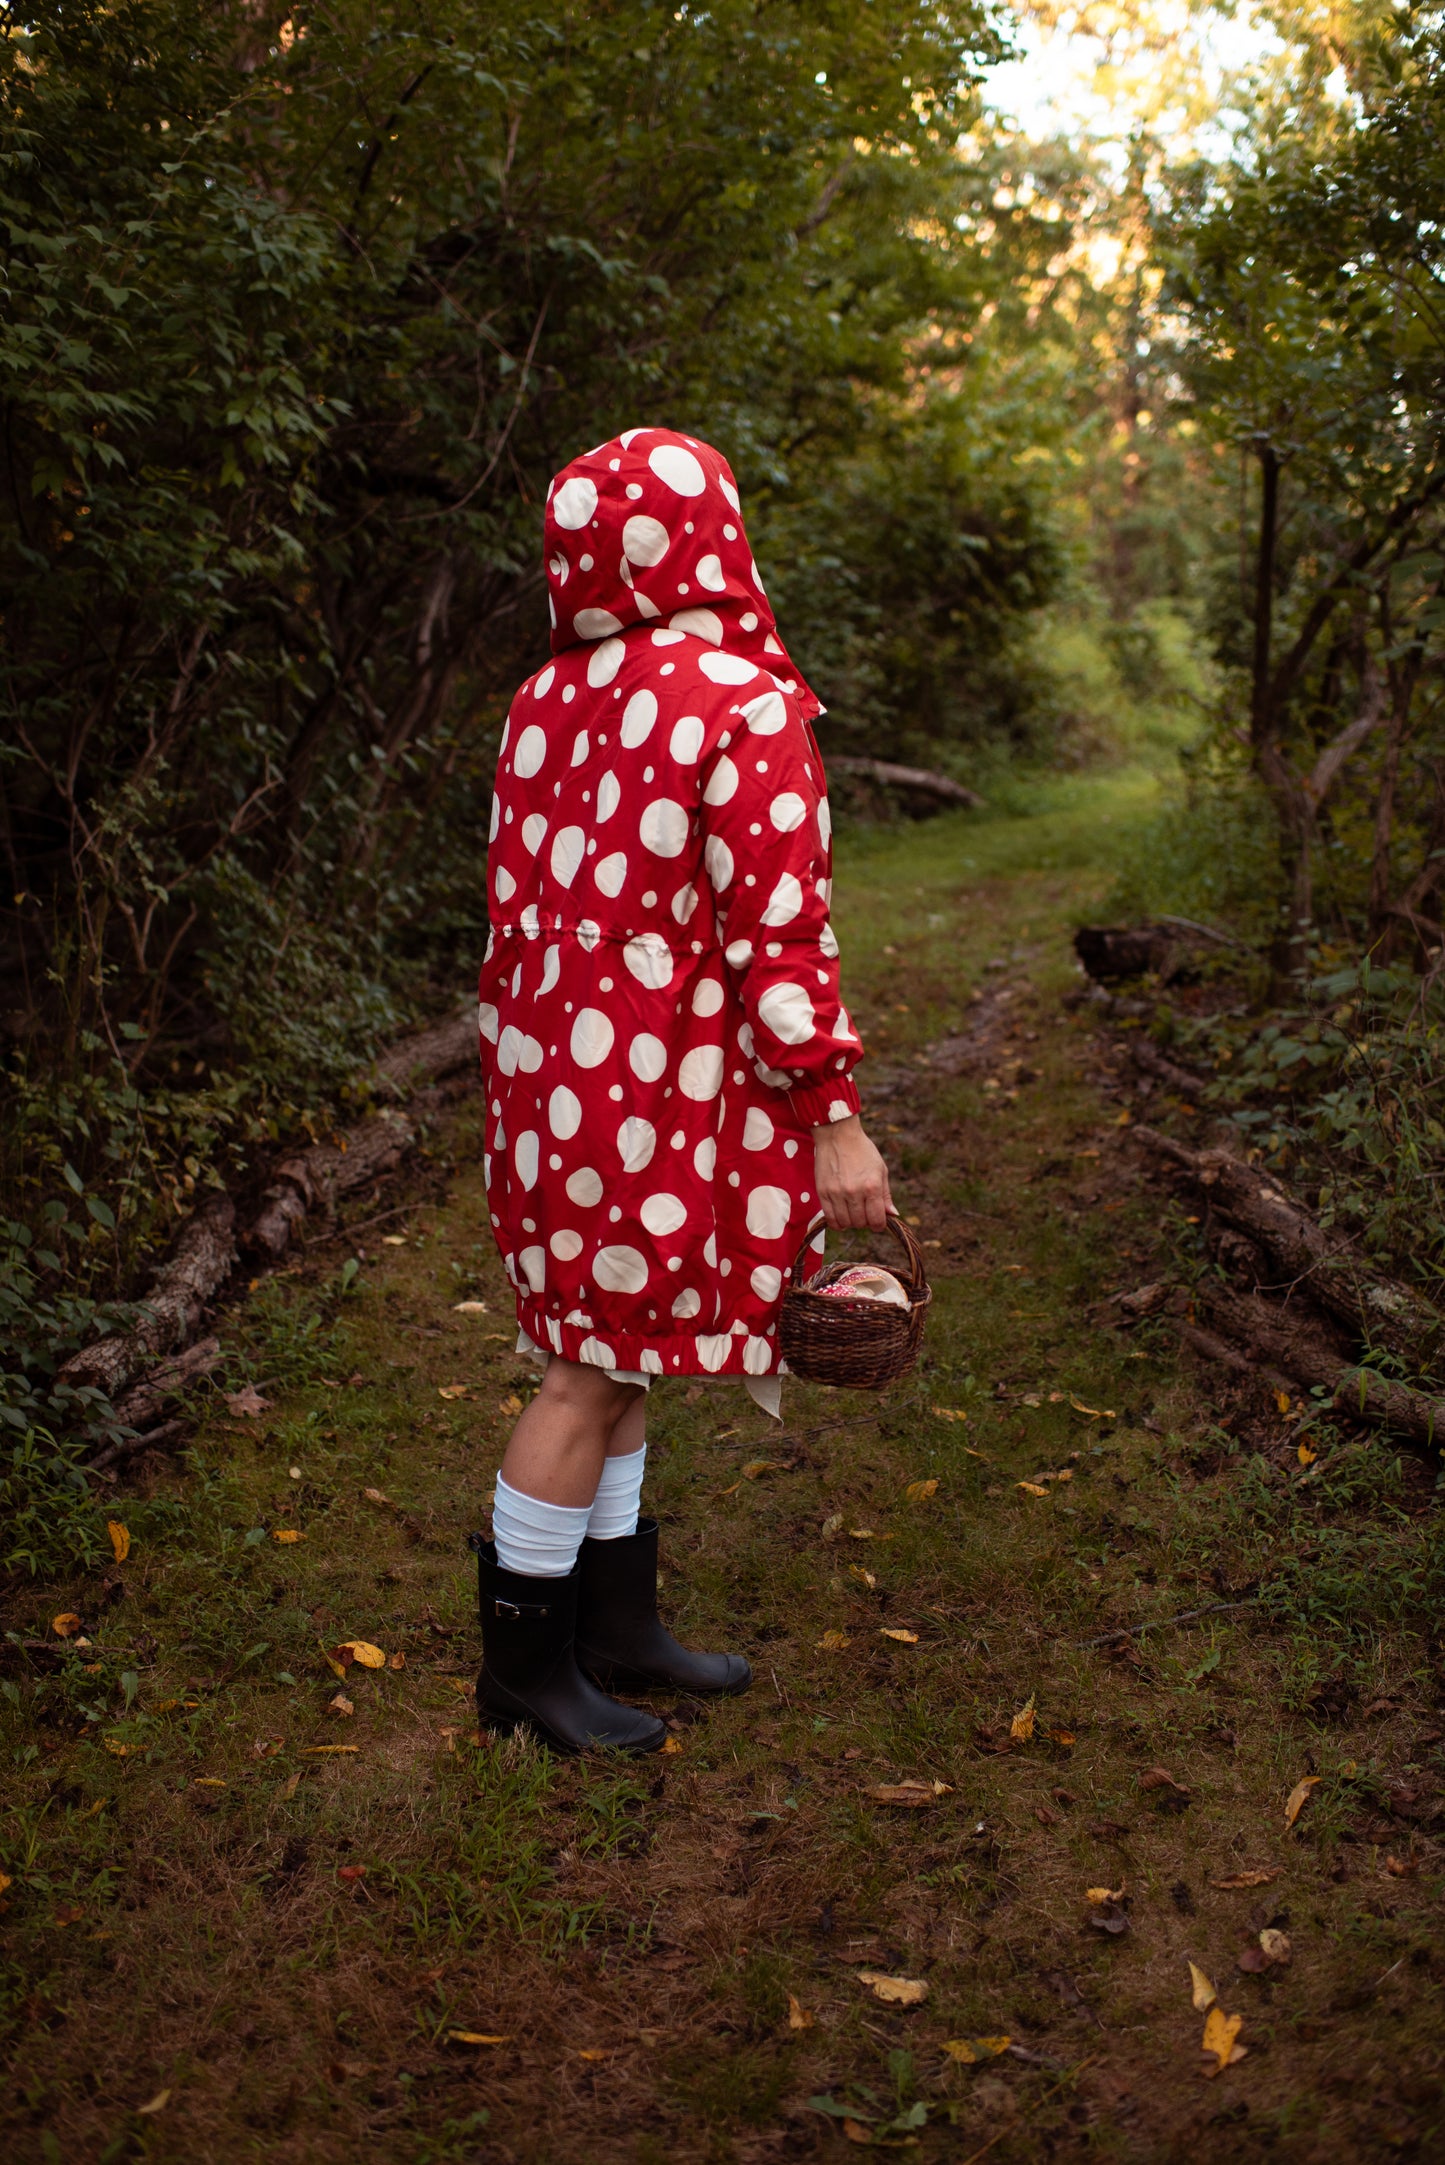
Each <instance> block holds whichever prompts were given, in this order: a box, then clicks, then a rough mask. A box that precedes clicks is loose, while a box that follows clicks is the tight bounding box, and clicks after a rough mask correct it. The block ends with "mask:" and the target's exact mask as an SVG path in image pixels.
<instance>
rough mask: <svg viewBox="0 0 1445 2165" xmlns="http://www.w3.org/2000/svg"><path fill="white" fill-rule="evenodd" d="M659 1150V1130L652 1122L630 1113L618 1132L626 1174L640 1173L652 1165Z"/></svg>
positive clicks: (619, 1150)
mask: <svg viewBox="0 0 1445 2165" xmlns="http://www.w3.org/2000/svg"><path fill="white" fill-rule="evenodd" d="M656 1148H657V1130H656V1128H655V1127H654V1126H653V1125H652V1122H651V1121H650V1120H642V1119H639V1118H638V1116H637V1114H636V1113H630V1114H629V1115H628V1117H627V1119H626V1120H624V1121H623V1123H622V1125H621V1127H620V1128H619V1129H618V1130H617V1150H618V1155H619V1156H620V1158H621V1159H622V1170H623V1172H624V1173H640V1172H642V1171H643V1169H644V1167H646V1166H648V1165H650V1164H651V1163H652V1153H653V1151H654V1150H655V1149H656Z"/></svg>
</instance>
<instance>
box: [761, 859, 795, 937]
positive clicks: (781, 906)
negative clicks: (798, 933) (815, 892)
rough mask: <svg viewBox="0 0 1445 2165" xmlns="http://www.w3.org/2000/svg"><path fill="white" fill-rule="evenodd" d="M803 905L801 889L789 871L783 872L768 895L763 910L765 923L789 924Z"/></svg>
mask: <svg viewBox="0 0 1445 2165" xmlns="http://www.w3.org/2000/svg"><path fill="white" fill-rule="evenodd" d="M802 907H803V890H802V887H801V886H800V885H799V883H798V881H797V880H795V879H794V877H793V875H792V873H791V872H785V873H784V874H783V876H782V878H781V879H780V880H779V881H778V884H777V886H776V887H775V888H774V889H773V891H772V893H771V894H770V895H769V897H768V906H767V908H766V909H765V910H764V911H763V923H764V924H765V925H790V924H791V923H792V922H793V919H794V918H795V917H796V916H797V914H798V912H799V910H801V908H802Z"/></svg>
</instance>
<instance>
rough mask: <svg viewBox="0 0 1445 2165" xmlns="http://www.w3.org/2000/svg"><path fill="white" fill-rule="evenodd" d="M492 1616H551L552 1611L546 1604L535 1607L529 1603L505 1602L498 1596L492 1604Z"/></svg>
mask: <svg viewBox="0 0 1445 2165" xmlns="http://www.w3.org/2000/svg"><path fill="white" fill-rule="evenodd" d="M492 1614H493V1615H494V1616H550V1615H551V1614H552V1611H551V1608H550V1606H548V1605H547V1604H546V1603H541V1604H538V1605H533V1604H531V1603H528V1602H518V1601H503V1600H502V1599H501V1597H500V1595H498V1596H496V1597H495V1598H494V1599H493V1602H492Z"/></svg>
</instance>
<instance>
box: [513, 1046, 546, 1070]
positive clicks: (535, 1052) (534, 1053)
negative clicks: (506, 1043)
mask: <svg viewBox="0 0 1445 2165" xmlns="http://www.w3.org/2000/svg"><path fill="white" fill-rule="evenodd" d="M541 1065H542V1048H541V1046H540V1045H539V1044H538V1042H537V1040H536V1038H534V1037H524V1038H523V1040H522V1042H521V1044H520V1045H519V1046H518V1047H517V1066H518V1068H519V1069H520V1071H521V1073H522V1074H523V1075H535V1074H536V1072H537V1070H538V1068H539V1067H540V1066H541Z"/></svg>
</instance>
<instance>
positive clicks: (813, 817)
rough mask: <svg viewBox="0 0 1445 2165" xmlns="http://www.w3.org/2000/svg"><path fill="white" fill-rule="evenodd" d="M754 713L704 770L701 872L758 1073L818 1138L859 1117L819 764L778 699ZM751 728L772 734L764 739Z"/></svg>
mask: <svg viewBox="0 0 1445 2165" xmlns="http://www.w3.org/2000/svg"><path fill="white" fill-rule="evenodd" d="M752 710H753V718H752V721H751V725H750V724H749V722H748V721H747V720H744V722H743V724H742V726H741V727H740V728H739V729H738V730H737V732H736V733H735V734H732V735H726V734H725V735H724V736H723V737H722V739H721V740H720V742H719V744H718V747H717V749H716V751H715V752H714V754H713V756H712V758H711V760H710V761H709V762H708V764H707V766H706V768H705V772H704V779H703V793H702V826H703V834H704V838H705V840H704V851H703V858H704V864H705V866H706V870H707V876H708V879H709V880H710V881H711V883H712V889H713V894H714V897H715V903H716V909H717V917H718V928H719V934H720V937H721V939H722V942H723V950H724V954H725V957H726V960H727V964H728V967H729V969H730V971H731V972H732V975H733V982H734V985H735V987H736V989H737V992H738V995H739V997H740V999H741V1001H742V1005H743V1009H744V1012H745V1014H746V1016H747V1019H748V1023H749V1025H750V1027H751V1030H752V1036H753V1045H752V1055H753V1057H754V1059H755V1061H756V1064H757V1073H758V1075H759V1077H760V1078H761V1080H762V1081H764V1082H766V1083H770V1084H771V1085H772V1086H773V1087H774V1088H775V1089H778V1090H786V1091H787V1092H788V1095H789V1097H790V1099H791V1101H792V1107H793V1112H794V1115H795V1117H796V1118H797V1119H798V1121H799V1122H801V1124H802V1125H803V1126H804V1127H822V1126H824V1125H825V1124H827V1123H828V1122H830V1121H834V1120H846V1119H847V1117H848V1116H849V1114H850V1113H856V1112H857V1110H858V1090H857V1085H856V1084H855V1083H854V1081H853V1068H854V1067H855V1066H856V1064H857V1062H858V1061H859V1060H860V1059H861V1058H862V1056H863V1047H862V1044H861V1043H860V1041H859V1038H858V1033H857V1031H856V1030H855V1029H854V1028H853V1024H852V1021H851V1020H850V1018H849V1015H848V1011H847V1009H846V1008H845V1007H844V1006H843V1004H842V1001H841V999H840V997H839V991H838V942H837V940H836V939H835V938H834V936H833V928H832V926H831V925H830V923H829V922H828V904H829V898H830V895H831V892H832V884H833V882H832V850H831V846H830V841H831V828H830V825H829V819H828V800H827V797H826V795H825V793H824V786H823V765H822V761H821V759H820V758H819V756H818V748H817V745H816V744H815V743H814V741H813V738H812V734H811V732H810V731H809V729H808V728H807V726H806V725H805V724H804V722H803V721H802V720H801V719H800V718H799V716H798V714H797V712H796V709H794V708H793V707H792V706H791V705H790V704H788V703H785V702H784V700H783V698H782V695H781V694H779V693H770V694H767V695H765V697H764V699H762V700H755V701H753V702H752ZM759 710H761V711H759ZM780 711H781V720H780ZM748 712H749V710H748V709H744V714H745V715H747V714H748ZM760 720H761V721H763V722H765V723H768V722H770V723H771V724H772V726H771V728H768V729H767V730H766V733H763V732H762V731H760V729H759V726H758V725H759V721H760Z"/></svg>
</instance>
